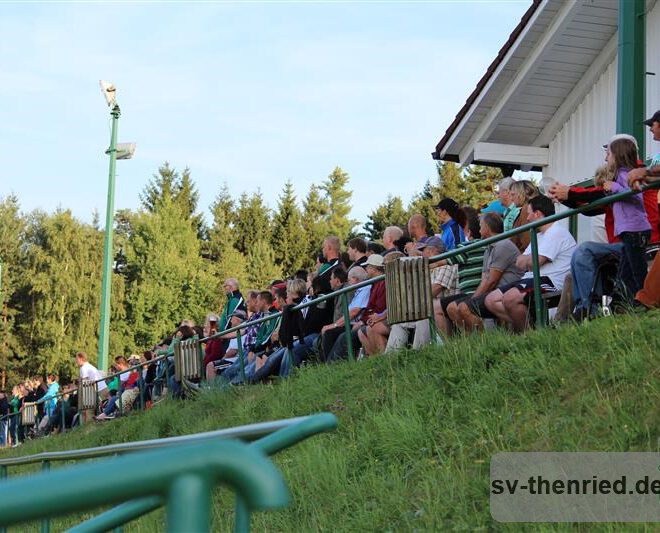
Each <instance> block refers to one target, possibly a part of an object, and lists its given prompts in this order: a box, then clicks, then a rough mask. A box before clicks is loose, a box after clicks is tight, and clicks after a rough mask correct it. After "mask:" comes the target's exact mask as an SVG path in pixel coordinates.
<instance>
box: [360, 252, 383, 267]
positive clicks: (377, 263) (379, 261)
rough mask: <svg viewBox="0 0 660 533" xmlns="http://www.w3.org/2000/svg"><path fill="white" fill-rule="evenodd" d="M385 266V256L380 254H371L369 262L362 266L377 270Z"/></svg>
mask: <svg viewBox="0 0 660 533" xmlns="http://www.w3.org/2000/svg"><path fill="white" fill-rule="evenodd" d="M384 264H385V262H384V260H383V256H382V255H380V254H371V255H370V256H369V257H368V258H367V260H366V261H365V262H364V263H363V264H362V266H363V267H366V266H372V267H376V268H383V265H384Z"/></svg>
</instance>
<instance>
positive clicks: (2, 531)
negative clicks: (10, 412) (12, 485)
mask: <svg viewBox="0 0 660 533" xmlns="http://www.w3.org/2000/svg"><path fill="white" fill-rule="evenodd" d="M7 435H9V432H7ZM3 479H7V467H6V466H5V465H2V466H0V481H2V480H3ZM0 533H7V528H6V527H3V526H0Z"/></svg>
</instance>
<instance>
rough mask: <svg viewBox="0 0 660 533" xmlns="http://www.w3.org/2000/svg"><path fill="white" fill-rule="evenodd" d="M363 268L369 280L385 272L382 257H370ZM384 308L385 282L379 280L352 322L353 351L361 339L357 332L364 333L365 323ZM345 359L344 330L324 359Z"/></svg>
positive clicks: (358, 346) (346, 341)
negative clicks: (365, 305)
mask: <svg viewBox="0 0 660 533" xmlns="http://www.w3.org/2000/svg"><path fill="white" fill-rule="evenodd" d="M364 268H365V269H366V271H367V276H368V278H369V279H371V278H375V277H377V276H382V275H383V272H385V265H384V262H383V256H382V255H376V254H374V255H370V256H369V258H368V259H367V262H366V263H364ZM385 306H386V300H385V280H380V281H377V282H376V283H374V284H373V285H371V291H370V292H369V301H368V302H367V307H366V308H365V309H364V311H363V312H362V313H361V315H360V316H359V318H357V319H355V320H354V321H353V325H352V330H351V342H352V346H353V350H358V349H359V348H360V346H361V342H360V339H361V337H360V336H359V335H358V332H359V331H360V330H363V328H364V330H363V333H364V332H366V323H367V322H368V321H369V319H370V318H371V316H372V315H378V314H381V313H383V312H384V311H385ZM346 357H348V339H347V336H346V331H345V330H344V331H343V332H342V333H341V334H340V335H339V337H337V340H336V341H335V344H334V345H333V347H332V350H331V351H330V353H329V354H328V356H327V357H326V362H332V361H338V360H340V359H345V358H346Z"/></svg>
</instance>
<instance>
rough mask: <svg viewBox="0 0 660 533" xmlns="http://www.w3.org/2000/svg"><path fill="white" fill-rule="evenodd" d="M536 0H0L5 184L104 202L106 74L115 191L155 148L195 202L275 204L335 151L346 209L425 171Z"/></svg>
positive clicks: (28, 192) (137, 185)
mask: <svg viewBox="0 0 660 533" xmlns="http://www.w3.org/2000/svg"><path fill="white" fill-rule="evenodd" d="M529 5H530V1H529V0H521V1H517V0H513V1H501V0H483V1H468V0H463V1H438V2H405V3H404V2H375V1H374V2H366V1H365V2H332V1H325V2H311V1H310V2H295V1H289V2H185V3H182V2H153V3H152V2H100V3H96V2H94V3H92V2H89V3H80V2H62V3H19V2H9V3H0V35H2V39H1V40H0V57H2V62H1V63H0V65H1V66H0V102H1V103H0V161H1V162H2V171H1V174H0V198H1V197H6V196H7V195H8V194H10V193H14V194H16V195H17V196H18V198H19V201H20V204H21V207H22V209H23V210H24V211H31V210H33V209H37V208H39V209H43V210H46V211H53V210H54V209H56V208H58V207H62V208H67V209H71V210H72V212H73V213H74V215H75V216H76V217H78V218H80V219H82V220H84V221H88V222H89V221H91V220H92V218H93V213H94V212H95V211H98V213H99V215H100V216H101V217H102V218H101V219H102V220H103V217H105V209H106V198H107V183H108V157H107V156H106V155H105V154H104V152H105V150H106V149H107V147H108V144H109V138H110V117H109V110H108V108H107V107H106V104H105V100H104V99H103V96H102V95H101V92H100V89H99V86H98V80H99V79H106V80H110V81H112V82H113V83H114V84H115V85H116V86H117V101H118V103H119V104H120V106H121V111H122V115H121V119H120V123H119V136H118V140H119V141H120V142H136V143H137V152H136V154H135V158H134V159H132V160H129V161H118V163H117V181H116V197H115V208H116V209H122V208H129V209H137V208H138V207H139V203H140V201H139V194H140V192H141V191H142V190H143V188H144V187H145V185H146V184H147V183H148V181H149V179H150V178H151V176H152V175H153V174H154V173H155V172H156V171H157V169H158V167H159V166H160V165H162V164H163V163H164V162H165V161H168V162H169V163H170V165H172V166H174V167H175V168H177V169H183V168H185V167H189V168H190V170H191V174H192V177H193V179H194V181H195V183H196V185H197V188H198V190H199V193H200V197H201V198H200V206H199V207H200V210H201V211H202V212H204V213H205V214H206V217H207V220H208V219H210V215H209V214H208V206H209V205H210V204H211V203H212V202H213V200H214V198H215V196H216V194H217V193H218V192H219V190H220V188H221V187H222V185H223V184H224V183H226V184H227V186H228V188H229V191H230V193H231V194H232V195H233V196H234V197H235V198H237V197H238V196H239V195H240V194H241V193H242V192H248V193H250V192H252V191H255V190H256V189H260V190H261V192H262V193H263V196H264V199H265V200H266V202H267V204H268V205H269V206H270V207H272V208H275V207H276V205H277V198H278V196H279V195H280V192H281V190H282V187H283V186H284V183H285V181H286V180H291V182H292V183H293V185H294V189H295V191H296V194H297V196H298V199H299V201H302V199H303V197H304V196H305V194H306V193H307V191H308V190H309V187H310V185H311V184H313V183H317V184H318V183H320V182H321V181H322V180H323V179H325V178H326V177H327V176H328V174H330V173H331V172H332V170H333V169H334V168H335V167H336V166H340V167H341V168H342V169H344V170H345V171H346V172H348V173H349V175H350V178H351V179H350V183H349V188H350V189H351V190H352V191H353V198H352V203H353V212H352V216H353V218H356V219H358V220H359V221H360V223H364V222H365V221H366V219H367V215H368V214H369V213H370V212H371V211H372V210H373V209H374V208H375V207H376V206H377V204H379V203H381V202H383V201H384V200H385V199H386V198H387V195H388V194H392V195H399V196H401V197H402V198H403V200H404V202H405V203H407V202H408V201H409V200H410V198H411V197H412V196H413V195H414V194H415V193H417V192H418V191H420V190H421V188H422V187H423V185H424V183H425V181H426V180H427V179H429V178H431V179H433V178H434V176H435V164H434V161H433V160H432V158H431V152H432V151H433V150H434V148H435V145H436V144H437V142H438V141H439V140H440V138H441V137H442V135H443V134H444V132H445V130H446V129H447V127H448V126H449V124H450V123H451V122H452V120H453V118H454V117H455V115H456V114H457V112H458V111H459V109H460V108H461V107H462V105H463V103H464V102H465V100H466V99H467V97H468V96H469V94H470V93H471V92H472V90H473V89H474V87H475V86H476V83H477V81H478V80H479V79H480V78H481V76H482V75H483V74H484V72H485V71H486V68H487V67H488V65H489V64H490V63H491V61H492V60H493V59H494V58H495V56H496V55H497V52H498V50H499V49H500V48H501V47H502V45H503V44H504V42H505V41H506V39H507V38H508V36H509V34H510V32H511V31H512V30H513V28H514V27H515V26H516V25H517V24H518V22H519V20H520V18H521V16H522V15H523V13H524V12H525V11H526V10H527V8H528V7H529Z"/></svg>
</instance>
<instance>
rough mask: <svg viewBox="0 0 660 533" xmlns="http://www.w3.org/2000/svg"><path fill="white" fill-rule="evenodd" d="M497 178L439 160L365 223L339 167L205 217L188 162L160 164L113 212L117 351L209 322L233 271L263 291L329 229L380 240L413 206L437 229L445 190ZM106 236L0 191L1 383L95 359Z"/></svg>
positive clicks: (486, 194)
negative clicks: (412, 188)
mask: <svg viewBox="0 0 660 533" xmlns="http://www.w3.org/2000/svg"><path fill="white" fill-rule="evenodd" d="M500 178H501V175H500V173H499V171H497V170H494V169H487V168H485V167H474V166H473V167H468V168H463V167H459V166H458V165H455V164H453V163H443V164H439V165H438V167H437V175H436V176H435V177H434V179H433V180H428V181H427V182H426V184H425V186H424V187H423V189H422V191H421V192H420V193H419V194H417V195H415V196H414V197H413V198H412V200H411V201H410V203H409V204H408V206H407V208H404V205H403V201H402V199H401V197H400V196H389V197H388V199H387V200H386V202H384V203H383V204H381V205H378V206H376V207H375V208H374V210H373V211H372V212H371V214H370V215H369V217H368V222H367V223H366V224H365V225H364V226H363V227H362V228H360V227H358V222H357V221H356V220H353V219H352V218H350V214H351V201H352V192H351V191H350V190H349V188H348V184H349V179H350V178H349V175H348V174H347V173H346V172H345V171H343V170H342V169H341V168H339V167H337V168H335V169H334V170H333V171H332V173H331V174H330V175H329V176H328V177H327V178H326V179H325V180H323V181H322V182H321V183H319V184H318V185H317V184H315V185H312V186H311V187H310V189H309V190H308V191H307V194H306V195H305V196H304V198H302V202H299V201H298V198H297V197H296V193H295V191H294V188H293V185H292V183H291V182H290V181H286V182H285V183H284V186H283V188H282V191H281V193H280V195H279V198H278V201H277V206H276V208H275V209H270V208H269V207H268V205H267V204H266V202H265V201H264V198H263V195H262V194H261V192H260V191H259V190H257V191H253V192H252V193H249V194H248V193H243V194H241V195H240V196H238V197H237V198H236V197H233V196H232V195H231V193H230V191H229V189H228V188H227V186H226V185H224V186H222V187H221V188H220V191H219V192H218V194H217V196H216V197H215V199H214V201H213V203H212V205H211V208H210V222H208V223H207V222H206V220H205V217H204V216H203V214H202V213H200V212H199V209H198V204H199V192H198V191H197V188H196V186H195V183H194V181H193V179H192V176H191V172H190V170H189V169H185V170H183V171H182V172H179V171H177V170H176V169H174V168H172V167H171V166H170V165H168V164H167V163H165V164H164V165H163V166H161V167H160V168H159V169H158V172H157V173H156V174H155V175H154V176H153V177H152V178H151V180H150V181H149V183H148V184H147V185H146V187H145V188H144V191H143V192H142V194H141V195H140V206H139V208H138V209H136V210H126V209H124V210H119V211H118V212H117V213H116V216H115V239H114V240H115V242H114V250H113V251H114V253H115V262H114V273H113V277H112V308H111V321H110V353H111V354H113V355H118V354H129V353H136V352H139V351H141V350H143V349H144V348H146V347H148V346H151V345H153V344H154V342H156V341H157V340H158V339H160V338H163V337H164V336H165V335H167V334H168V333H170V332H171V331H172V330H173V329H174V328H175V326H176V325H177V324H178V322H179V321H180V320H181V319H183V318H191V319H193V320H196V321H198V322H201V321H203V320H204V317H205V316H206V314H207V313H209V312H210V311H212V310H217V309H218V308H219V306H220V305H222V303H223V302H222V298H223V295H222V290H221V285H222V281H223V280H224V279H226V278H227V277H235V278H237V279H238V280H239V282H240V283H241V286H242V287H245V288H252V287H254V288H265V287H266V286H267V285H268V284H269V283H270V282H271V281H272V280H274V279H281V278H283V277H286V276H290V275H292V274H293V273H294V272H295V271H296V270H298V269H309V268H312V267H313V265H314V263H315V257H316V255H317V254H318V253H319V251H320V247H321V243H322V240H323V238H324V237H325V236H327V235H337V236H338V237H340V239H342V240H343V241H344V242H346V241H347V240H348V239H350V238H352V237H354V236H357V235H363V236H365V237H366V238H368V239H373V240H377V239H379V238H381V237H382V231H383V230H384V229H385V227H387V226H389V225H402V226H403V225H405V224H406V222H407V219H408V217H409V215H410V214H412V213H416V212H420V213H423V214H424V215H426V216H427V218H428V219H429V221H430V222H431V224H432V225H433V227H435V228H437V220H436V219H435V213H434V211H433V205H434V204H435V203H437V202H438V201H439V200H440V199H441V198H442V197H446V196H451V197H453V198H454V199H456V200H457V201H458V202H459V203H461V204H469V205H473V206H475V207H478V206H480V205H483V204H484V203H486V202H487V201H490V200H491V199H492V198H493V190H494V184H495V183H496V181H497V180H498V179H500ZM358 201H364V200H363V199H359V200H358ZM103 233H104V232H103V228H101V227H100V224H99V220H98V216H94V219H93V220H92V222H91V223H85V222H82V221H80V220H78V219H77V218H75V217H74V216H73V215H72V213H71V211H70V210H69V209H63V208H59V209H57V210H55V211H54V212H52V213H46V212H44V211H41V210H35V211H32V212H30V213H23V212H21V208H20V203H19V199H18V198H17V197H16V196H13V195H10V196H7V197H4V198H0V261H2V265H3V268H2V278H1V280H0V281H1V288H2V294H1V296H0V302H1V303H2V313H1V318H0V387H1V388H4V387H5V385H6V383H7V382H9V383H14V382H15V381H17V380H19V379H22V378H25V377H27V376H33V375H36V374H43V373H45V372H51V371H58V372H60V374H61V375H62V377H63V378H65V379H66V378H68V377H70V376H71V375H74V373H75V371H74V363H73V360H72V355H73V354H74V353H75V352H76V351H78V350H81V349H82V350H85V351H87V352H88V353H89V354H90V356H91V358H92V359H94V358H95V354H96V351H97V342H98V328H99V306H100V297H101V271H102V257H103Z"/></svg>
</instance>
